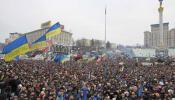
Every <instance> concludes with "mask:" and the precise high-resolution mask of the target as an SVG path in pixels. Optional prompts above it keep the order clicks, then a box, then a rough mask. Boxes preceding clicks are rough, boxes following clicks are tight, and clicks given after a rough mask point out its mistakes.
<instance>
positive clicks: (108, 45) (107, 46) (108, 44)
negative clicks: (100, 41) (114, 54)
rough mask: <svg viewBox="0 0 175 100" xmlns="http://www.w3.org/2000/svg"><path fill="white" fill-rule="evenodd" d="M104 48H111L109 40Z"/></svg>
mask: <svg viewBox="0 0 175 100" xmlns="http://www.w3.org/2000/svg"><path fill="white" fill-rule="evenodd" d="M106 48H107V49H111V43H110V42H109V41H108V42H107V43H106Z"/></svg>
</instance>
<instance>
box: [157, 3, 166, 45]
mask: <svg viewBox="0 0 175 100" xmlns="http://www.w3.org/2000/svg"><path fill="white" fill-rule="evenodd" d="M159 2H160V7H159V9H158V11H159V38H160V40H159V41H160V42H159V47H160V48H164V47H165V44H164V40H163V37H164V36H163V9H164V8H163V7H162V3H163V0H159Z"/></svg>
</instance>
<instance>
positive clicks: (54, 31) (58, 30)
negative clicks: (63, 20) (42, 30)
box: [46, 22, 61, 39]
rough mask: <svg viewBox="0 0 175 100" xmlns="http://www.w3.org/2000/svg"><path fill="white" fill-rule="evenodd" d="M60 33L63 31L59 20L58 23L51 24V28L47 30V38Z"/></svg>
mask: <svg viewBox="0 0 175 100" xmlns="http://www.w3.org/2000/svg"><path fill="white" fill-rule="evenodd" d="M60 33H61V25H60V23H59V22H57V23H56V24H54V25H53V26H51V27H50V28H49V30H48V31H47V32H46V39H48V38H50V37H53V36H55V35H58V34H60Z"/></svg>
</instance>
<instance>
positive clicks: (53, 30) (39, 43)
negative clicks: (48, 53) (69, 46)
mask: <svg viewBox="0 0 175 100" xmlns="http://www.w3.org/2000/svg"><path fill="white" fill-rule="evenodd" d="M60 33H61V25H60V24H59V23H56V24H54V25H53V26H51V27H50V28H49V29H48V31H47V32H46V33H45V34H44V35H42V36H41V37H40V38H38V39H37V40H36V41H34V42H33V43H32V45H31V47H30V50H35V49H40V48H44V47H47V46H48V43H47V41H46V40H47V39H48V38H50V37H53V36H55V35H58V34H60Z"/></svg>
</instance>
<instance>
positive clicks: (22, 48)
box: [3, 35, 29, 61]
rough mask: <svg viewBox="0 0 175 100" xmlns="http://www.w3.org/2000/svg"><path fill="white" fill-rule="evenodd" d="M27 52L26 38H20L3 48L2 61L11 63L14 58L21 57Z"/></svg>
mask: <svg viewBox="0 0 175 100" xmlns="http://www.w3.org/2000/svg"><path fill="white" fill-rule="evenodd" d="M28 51H29V45H28V41H27V38H26V36H25V35H24V36H21V37H19V38H18V39H16V40H14V41H13V42H11V43H9V44H8V45H6V46H5V47H4V48H3V53H4V54H5V57H4V60H5V61H11V60H13V59H14V58H15V57H16V56H19V55H23V54H25V53H26V52H28Z"/></svg>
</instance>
